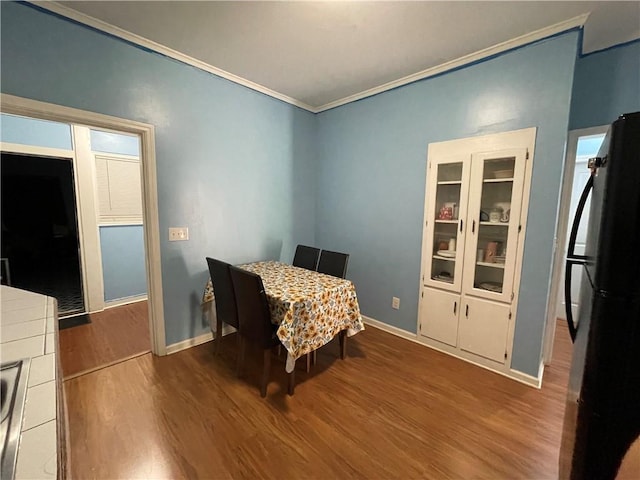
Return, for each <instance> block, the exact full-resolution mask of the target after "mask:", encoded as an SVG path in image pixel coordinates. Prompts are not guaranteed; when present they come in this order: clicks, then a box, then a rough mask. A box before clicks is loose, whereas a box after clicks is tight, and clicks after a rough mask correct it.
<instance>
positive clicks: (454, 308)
mask: <svg viewBox="0 0 640 480" xmlns="http://www.w3.org/2000/svg"><path fill="white" fill-rule="evenodd" d="M457 309H458V302H453V314H454V315H455V314H456V310H457Z"/></svg>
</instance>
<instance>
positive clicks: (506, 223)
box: [480, 222, 509, 227]
mask: <svg viewBox="0 0 640 480" xmlns="http://www.w3.org/2000/svg"><path fill="white" fill-rule="evenodd" d="M480 225H489V226H491V227H508V226H509V222H480Z"/></svg>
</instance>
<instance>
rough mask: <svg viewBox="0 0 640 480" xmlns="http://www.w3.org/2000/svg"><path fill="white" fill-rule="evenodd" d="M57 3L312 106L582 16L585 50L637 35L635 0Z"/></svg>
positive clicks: (639, 8) (639, 14) (639, 18)
mask: <svg viewBox="0 0 640 480" xmlns="http://www.w3.org/2000/svg"><path fill="white" fill-rule="evenodd" d="M60 4H61V5H62V6H61V7H60V10H63V13H64V11H65V10H66V11H67V12H68V9H69V8H70V9H73V10H75V11H77V12H81V13H82V14H84V15H88V16H90V17H93V18H95V19H98V20H101V21H103V22H106V23H108V24H110V25H113V26H116V27H119V28H121V29H123V30H126V31H128V32H131V33H133V34H136V35H138V36H140V37H143V38H144V39H147V40H151V41H153V42H156V43H157V44H160V45H162V46H164V47H168V48H170V49H173V50H175V51H178V52H181V53H182V54H186V55H187V56H189V57H192V58H193V59H196V60H198V61H200V62H204V63H205V64H207V65H209V66H212V67H214V68H215V69H222V70H224V71H226V72H229V73H231V74H233V75H236V76H239V77H241V78H242V79H246V80H248V81H250V82H253V83H255V84H258V86H262V87H266V89H269V90H272V91H274V92H277V93H278V94H280V95H281V96H284V97H288V98H290V99H292V100H294V101H293V102H292V103H297V104H301V105H302V106H305V107H310V108H309V109H310V110H312V111H319V110H322V109H324V108H327V107H328V106H331V105H335V104H338V103H340V100H344V99H347V98H349V97H352V96H354V95H357V94H360V93H362V92H365V91H367V90H370V89H375V88H376V87H379V86H381V85H383V84H386V83H388V82H393V81H396V80H398V79H401V78H403V77H407V76H409V75H413V74H416V73H417V72H422V71H424V70H428V69H433V68H434V67H438V66H440V65H442V64H445V63H447V62H451V61H454V60H456V59H460V58H461V57H465V56H468V55H470V54H473V53H474V52H478V51H480V50H483V49H486V48H488V47H492V46H495V45H498V44H500V43H503V42H506V41H508V40H510V39H514V38H516V37H520V36H523V35H526V34H530V33H531V32H534V31H537V30H540V29H544V28H546V27H549V26H551V25H555V24H558V23H561V22H565V21H567V20H569V19H572V18H574V17H577V16H579V15H582V14H589V16H588V20H587V21H586V23H585V29H584V44H583V52H584V53H588V52H591V51H594V50H600V49H602V48H606V47H609V46H611V45H616V44H619V43H622V42H627V41H629V40H633V39H636V38H639V37H640V1H633V2H608V1H573V2H565V1H542V2H520V1H511V2H485V1H471V2H469V1H461V2H453V1H449V2H433V1H429V2H423V1H395V2H364V1H363V2H342V1H325V2H297V1H287V2H249V1H236V2H202V1H201V2H191V1H169V2H168V1H161V2H148V1H143V2H140V1H125V2H116V1H87V2H75V1H73V2H59V4H58V5H60ZM41 5H43V4H41ZM43 6H45V7H46V5H43ZM65 7H67V8H65ZM60 10H59V11H60ZM76 19H80V20H81V21H83V20H91V19H86V18H84V17H82V16H80V17H78V16H76ZM89 23H90V22H89ZM94 25H95V22H94ZM545 32H546V30H545ZM521 43H522V42H521Z"/></svg>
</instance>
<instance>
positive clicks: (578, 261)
mask: <svg viewBox="0 0 640 480" xmlns="http://www.w3.org/2000/svg"><path fill="white" fill-rule="evenodd" d="M592 188H593V175H591V176H590V177H589V181H587V184H586V185H585V187H584V190H583V191H582V195H580V201H579V202H578V207H577V208H576V216H575V217H574V218H573V225H572V226H571V235H570V236H569V246H568V248H567V262H566V264H565V270H564V307H565V311H566V313H567V326H568V327H569V335H571V341H572V342H575V340H576V325H575V323H573V312H572V311H571V272H572V267H573V266H574V265H584V264H585V263H586V261H587V257H586V256H585V255H576V253H575V249H576V238H577V237H578V228H579V227H580V220H581V219H582V213H583V212H584V206H585V204H586V203H587V199H588V198H589V193H591V189H592Z"/></svg>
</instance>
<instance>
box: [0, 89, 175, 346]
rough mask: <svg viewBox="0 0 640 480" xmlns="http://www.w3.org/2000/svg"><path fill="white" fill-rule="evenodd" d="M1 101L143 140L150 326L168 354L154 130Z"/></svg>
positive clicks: (31, 113)
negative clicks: (137, 136) (132, 135)
mask: <svg viewBox="0 0 640 480" xmlns="http://www.w3.org/2000/svg"><path fill="white" fill-rule="evenodd" d="M0 100H1V101H0V105H1V106H2V112H3V113H7V114H11V115H21V116H25V117H30V118H36V119H41V120H49V121H54V122H64V123H69V124H77V125H78V124H79V125H92V126H94V127H96V128H101V129H105V130H112V131H120V132H126V133H129V134H134V135H139V138H140V141H141V149H140V150H141V170H142V179H143V185H142V187H143V188H142V193H143V198H144V201H143V210H144V212H143V214H144V226H143V234H144V237H143V238H144V247H145V251H146V252H147V259H146V277H147V285H148V324H149V330H150V333H151V351H152V352H153V353H154V354H156V355H166V353H167V348H166V339H165V325H164V309H163V295H162V275H161V267H160V225H159V218H158V195H157V176H156V160H155V131H154V127H153V126H152V125H150V124H146V123H142V122H137V121H133V120H128V119H123V118H117V117H113V116H108V115H102V114H98V113H93V112H88V111H84V110H79V109H75V108H71V107H65V106H60V105H54V104H51V103H46V102H40V101H37V100H31V99H27V98H21V97H16V96H12V95H7V94H0ZM81 209H82V206H81Z"/></svg>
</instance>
